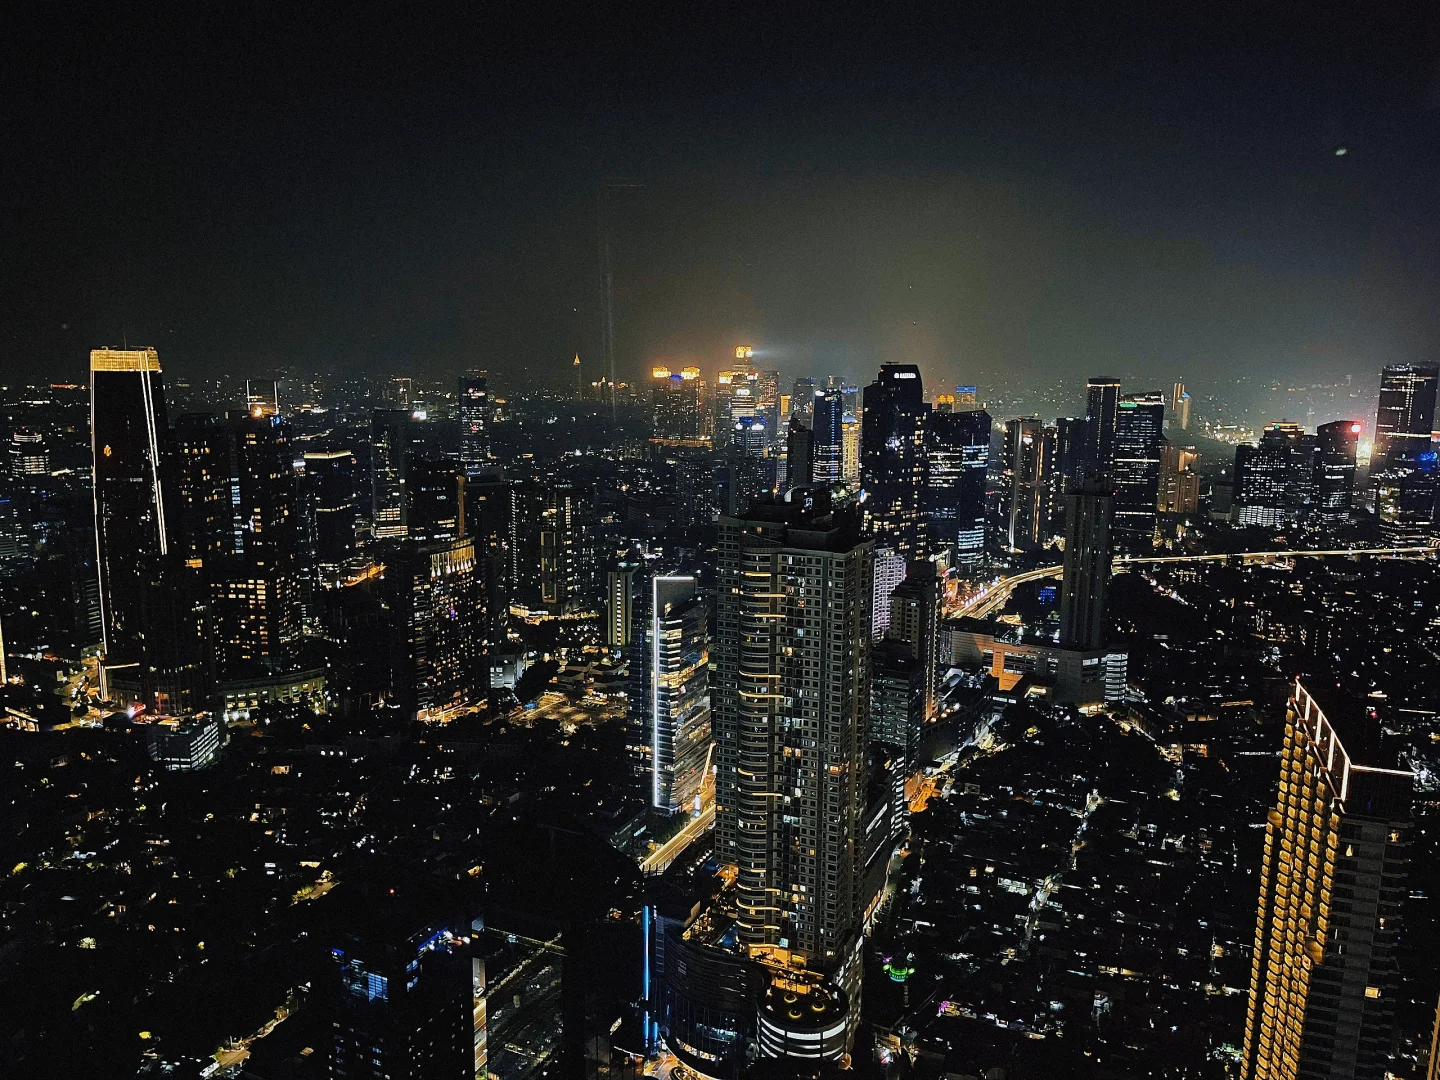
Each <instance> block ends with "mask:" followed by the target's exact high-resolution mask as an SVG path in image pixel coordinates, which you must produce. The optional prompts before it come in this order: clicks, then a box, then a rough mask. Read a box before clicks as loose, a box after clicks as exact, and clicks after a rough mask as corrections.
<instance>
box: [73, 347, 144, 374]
mask: <svg viewBox="0 0 1440 1080" xmlns="http://www.w3.org/2000/svg"><path fill="white" fill-rule="evenodd" d="M90 370H91V371H155V372H158V371H159V370H160V354H159V353H158V352H156V351H155V350H154V349H153V348H149V349H112V348H109V347H108V346H107V347H105V348H103V349H91V350H90Z"/></svg>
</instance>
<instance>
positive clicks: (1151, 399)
mask: <svg viewBox="0 0 1440 1080" xmlns="http://www.w3.org/2000/svg"><path fill="white" fill-rule="evenodd" d="M1164 431H1165V396H1164V395H1163V394H1161V393H1160V392H1159V391H1158V390H1156V391H1153V392H1150V393H1143V394H1125V395H1124V396H1122V397H1121V398H1120V402H1119V404H1118V406H1117V411H1116V420H1115V437H1114V440H1113V442H1112V443H1111V452H1110V467H1109V473H1108V475H1109V478H1110V481H1111V483H1112V484H1113V485H1114V487H1115V524H1114V536H1115V542H1116V543H1117V544H1119V545H1120V546H1122V547H1128V548H1131V549H1133V550H1138V551H1144V550H1146V549H1148V548H1149V547H1151V545H1152V543H1153V541H1154V537H1155V514H1156V504H1157V502H1158V499H1159V494H1160V446H1161V444H1162V443H1163V442H1164Z"/></svg>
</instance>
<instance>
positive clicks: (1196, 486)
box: [1157, 442, 1200, 514]
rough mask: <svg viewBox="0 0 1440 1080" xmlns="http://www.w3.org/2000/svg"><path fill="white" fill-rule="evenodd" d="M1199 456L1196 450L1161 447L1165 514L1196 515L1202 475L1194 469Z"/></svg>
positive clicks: (1171, 445)
mask: <svg viewBox="0 0 1440 1080" xmlns="http://www.w3.org/2000/svg"><path fill="white" fill-rule="evenodd" d="M1198 457H1199V455H1198V454H1197V453H1196V452H1195V450H1194V448H1193V447H1190V448H1187V447H1183V446H1177V445H1176V444H1175V443H1171V442H1167V443H1164V444H1162V445H1161V447H1160V496H1159V499H1158V501H1157V506H1158V507H1159V510H1160V512H1161V513H1162V514H1193V513H1195V511H1196V509H1198V507H1199V505H1200V474H1199V473H1197V472H1196V471H1195V470H1194V469H1192V468H1191V466H1192V465H1194V464H1195V460H1196V458H1198Z"/></svg>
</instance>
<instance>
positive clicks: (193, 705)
mask: <svg viewBox="0 0 1440 1080" xmlns="http://www.w3.org/2000/svg"><path fill="white" fill-rule="evenodd" d="M142 569H143V571H144V586H143V588H142V589H141V593H140V623H141V655H140V667H139V672H138V676H139V690H140V696H141V700H143V701H144V703H145V706H146V708H147V709H148V710H149V712H150V714H151V715H152V716H177V717H179V716H191V715H193V714H194V713H197V712H202V711H204V710H207V709H209V708H210V705H211V697H212V695H213V691H214V688H215V664H214V649H213V647H212V645H211V636H210V595H209V589H208V586H207V584H206V579H205V577H204V575H203V573H202V571H201V570H200V569H199V568H195V567H190V566H186V565H185V563H184V562H183V561H182V560H181V558H180V553H179V552H177V551H171V552H169V553H168V554H165V555H151V556H147V557H146V558H145V559H144V560H143V565H142Z"/></svg>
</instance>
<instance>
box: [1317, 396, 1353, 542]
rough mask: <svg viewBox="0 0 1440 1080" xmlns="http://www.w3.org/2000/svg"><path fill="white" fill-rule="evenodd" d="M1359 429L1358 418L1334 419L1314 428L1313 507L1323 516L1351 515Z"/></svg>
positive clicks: (1342, 516)
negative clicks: (1332, 421)
mask: <svg viewBox="0 0 1440 1080" xmlns="http://www.w3.org/2000/svg"><path fill="white" fill-rule="evenodd" d="M1360 430H1361V426H1360V423H1359V421H1357V420H1336V421H1335V422H1334V423H1330V424H1321V425H1320V426H1319V427H1318V428H1316V429H1315V445H1316V461H1315V508H1316V510H1317V511H1318V512H1319V513H1320V514H1321V516H1323V517H1328V518H1346V517H1349V516H1350V501H1351V499H1352V498H1353V497H1354V494H1355V452H1356V449H1357V447H1358V446H1359V445H1360Z"/></svg>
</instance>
